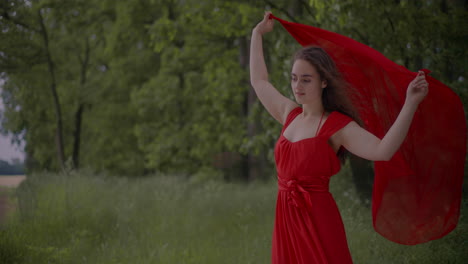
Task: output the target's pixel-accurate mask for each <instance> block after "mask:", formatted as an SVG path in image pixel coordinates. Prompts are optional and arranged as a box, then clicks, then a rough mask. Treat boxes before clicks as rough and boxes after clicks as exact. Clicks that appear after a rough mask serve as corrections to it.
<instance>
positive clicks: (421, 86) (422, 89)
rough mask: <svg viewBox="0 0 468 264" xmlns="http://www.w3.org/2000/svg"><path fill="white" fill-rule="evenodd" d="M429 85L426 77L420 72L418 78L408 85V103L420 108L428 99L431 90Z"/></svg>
mask: <svg viewBox="0 0 468 264" xmlns="http://www.w3.org/2000/svg"><path fill="white" fill-rule="evenodd" d="M428 86H429V84H428V82H427V81H426V76H425V74H424V72H423V71H419V72H418V75H417V76H416V78H414V79H413V81H411V82H410V84H409V85H408V90H406V103H409V104H410V105H414V106H418V105H419V103H421V101H422V100H423V99H424V98H425V97H426V95H427V93H428V91H429V88H428Z"/></svg>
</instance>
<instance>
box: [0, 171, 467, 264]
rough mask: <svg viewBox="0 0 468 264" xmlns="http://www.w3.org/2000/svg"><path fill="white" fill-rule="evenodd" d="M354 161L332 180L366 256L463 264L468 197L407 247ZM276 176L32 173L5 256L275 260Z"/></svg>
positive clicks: (359, 254)
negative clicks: (354, 177)
mask: <svg viewBox="0 0 468 264" xmlns="http://www.w3.org/2000/svg"><path fill="white" fill-rule="evenodd" d="M347 171H348V170H347V169H344V170H342V172H341V173H340V174H338V175H336V176H334V178H332V182H331V184H330V188H331V192H332V193H333V195H334V197H335V199H336V201H337V204H338V207H339V208H340V211H341V214H342V216H343V221H344V223H345V227H346V233H347V237H348V241H349V247H350V250H351V254H352V256H353V260H354V262H355V263H359V264H367V263H369V264H374V263H379V264H400V263H401V264H406V263H410V264H412V263H414V264H426V263H428V264H432V263H434V264H435V263H437V264H440V263H455V264H457V263H465V262H464V261H465V260H466V259H468V252H467V251H466V248H467V241H468V232H467V231H468V224H467V220H466V219H467V216H468V215H467V213H468V212H467V208H468V206H467V201H466V199H465V200H464V201H463V203H462V215H461V218H460V222H459V225H458V227H457V228H456V229H455V230H454V231H452V232H451V233H450V234H449V235H447V236H446V237H444V238H442V239H439V240H435V241H431V242H428V243H425V244H422V245H416V246H402V245H398V244H395V243H392V242H389V241H388V240H386V239H384V238H382V237H381V236H380V235H378V234H377V233H376V232H375V231H374V230H373V229H372V221H371V214H370V209H369V208H366V207H364V206H362V204H361V203H360V202H359V200H358V199H357V194H356V192H355V190H354V188H353V186H352V184H351V175H350V174H349V173H348V172H347ZM276 191H277V187H276V182H275V181H271V182H267V183H259V182H257V183H251V184H240V183H237V184H234V183H224V182H216V181H206V182H200V181H191V180H189V179H187V178H185V177H180V176H155V177H148V178H134V179H130V178H118V177H104V176H97V175H88V174H84V173H81V174H72V175H69V176H65V175H54V174H42V175H34V176H28V179H27V181H26V182H24V184H22V185H21V186H20V187H19V188H18V189H17V190H16V192H15V193H14V196H15V197H17V204H18V206H19V209H20V210H17V211H16V213H15V214H14V215H13V217H12V218H9V221H8V223H6V225H4V226H3V228H0V263H31V264H32V263H34V264H41V263H93V264H95V263H99V264H106V263H122V264H124V263H129V264H130V263H132V264H133V263H139V264H140V263H141V264H145V263H165V264H166V263H167V264H171V263H193V264H195V263H196V264H210V263H216V264H218V263H223V264H224V263H225V264H239V263H255V264H257V263H269V262H270V250H271V232H272V228H273V220H274V207H275V201H276Z"/></svg>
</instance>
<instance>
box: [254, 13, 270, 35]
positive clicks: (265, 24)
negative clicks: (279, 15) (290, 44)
mask: <svg viewBox="0 0 468 264" xmlns="http://www.w3.org/2000/svg"><path fill="white" fill-rule="evenodd" d="M270 15H271V12H270V11H267V12H265V15H264V16H263V20H262V21H260V23H258V24H257V26H256V27H255V28H254V31H257V32H258V33H259V34H260V35H263V34H265V33H268V32H270V31H272V30H273V25H274V22H275V21H274V20H273V19H271V18H270Z"/></svg>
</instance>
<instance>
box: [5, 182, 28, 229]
mask: <svg viewBox="0 0 468 264" xmlns="http://www.w3.org/2000/svg"><path fill="white" fill-rule="evenodd" d="M25 179H26V176H24V175H18V176H0V225H1V224H3V223H4V222H5V220H6V217H7V214H8V213H9V212H10V211H11V210H14V209H15V208H14V206H13V205H12V203H10V197H9V193H11V189H13V188H16V187H18V185H20V183H21V182H22V181H24V180H25Z"/></svg>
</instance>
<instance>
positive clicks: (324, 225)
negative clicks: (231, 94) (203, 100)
mask: <svg viewBox="0 0 468 264" xmlns="http://www.w3.org/2000/svg"><path fill="white" fill-rule="evenodd" d="M269 16H270V13H269V12H267V13H265V16H264V18H263V20H262V21H261V22H260V23H259V24H258V25H257V26H256V27H255V28H254V29H253V32H252V39H251V50H250V79H251V84H252V86H253V87H254V89H255V92H256V94H257V96H258V98H259V100H260V101H261V102H262V104H263V106H264V107H265V108H266V109H267V111H268V112H269V113H270V114H271V115H272V116H273V117H274V118H275V119H276V120H277V121H278V122H280V123H281V124H282V125H283V129H282V131H281V135H280V137H279V139H278V141H277V143H276V146H275V161H276V167H277V173H278V198H277V204H276V217H275V225H274V231H273V245H272V263H275V264H280V263H281V264H292V263H303V264H313V263H331V264H333V263H337V264H346V263H352V259H351V255H350V253H349V249H348V245H347V241H346V234H345V230H344V226H343V222H342V220H341V216H340V213H339V211H338V208H337V206H336V203H335V201H334V199H333V197H332V195H331V194H330V192H329V191H328V183H329V180H330V177H331V176H333V175H334V174H336V173H337V172H338V171H339V170H340V162H339V158H338V155H341V151H340V148H342V147H343V148H345V149H346V150H348V151H350V152H351V153H353V154H355V155H357V156H359V157H362V158H365V159H368V160H373V161H378V160H389V159H390V158H391V157H392V156H393V154H394V153H395V152H396V151H397V150H398V148H399V147H400V145H401V144H402V142H403V140H404V138H405V137H406V134H407V132H408V129H409V126H410V124H411V120H412V118H413V115H414V113H415V111H416V109H417V107H418V105H419V103H420V102H421V101H422V100H423V99H424V97H425V96H426V94H427V92H428V83H427V82H426V79H425V75H424V73H423V72H419V74H418V75H417V77H416V78H415V79H414V80H413V81H412V82H411V83H410V84H409V86H408V89H407V94H406V101H405V103H404V105H403V108H402V110H401V112H400V114H399V115H398V117H397V119H396V121H395V122H394V124H393V125H392V127H391V128H390V129H389V131H388V132H387V133H386V135H385V136H384V137H383V138H382V139H379V138H378V137H376V136H374V135H373V134H371V133H369V132H368V131H366V130H365V129H363V128H362V127H361V126H359V124H358V123H357V122H356V121H355V120H353V119H355V115H354V111H353V109H352V108H351V107H350V105H349V103H348V102H347V98H346V97H344V96H343V95H340V94H341V91H342V89H343V85H344V81H343V79H342V77H341V76H340V74H339V72H338V70H337V68H336V66H335V63H334V62H333V60H332V59H331V58H330V57H329V56H328V54H327V53H326V52H325V51H324V50H323V49H321V48H319V47H306V48H303V49H302V50H300V51H299V52H298V53H297V54H296V56H295V58H294V63H293V66H292V71H291V89H292V92H293V93H294V97H295V99H296V102H294V101H292V100H290V99H288V98H287V97H285V96H283V95H281V94H280V93H279V92H278V91H277V90H276V89H275V88H274V87H273V85H272V84H271V83H270V82H269V81H268V72H267V68H266V65H265V61H264V57H263V48H262V36H263V35H264V34H265V33H268V32H270V31H272V30H273V24H274V20H272V19H269ZM299 105H302V107H300V106H299ZM356 120H357V119H356Z"/></svg>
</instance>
